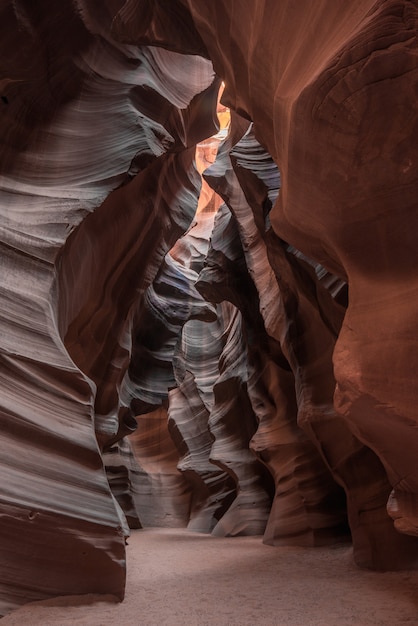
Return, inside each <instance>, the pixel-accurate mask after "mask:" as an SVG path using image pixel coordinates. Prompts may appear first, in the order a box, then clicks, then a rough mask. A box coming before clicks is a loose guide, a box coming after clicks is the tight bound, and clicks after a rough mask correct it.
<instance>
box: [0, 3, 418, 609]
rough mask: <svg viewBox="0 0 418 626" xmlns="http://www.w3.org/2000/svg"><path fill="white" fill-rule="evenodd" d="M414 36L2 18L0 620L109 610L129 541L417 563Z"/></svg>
mask: <svg viewBox="0 0 418 626" xmlns="http://www.w3.org/2000/svg"><path fill="white" fill-rule="evenodd" d="M417 27H418V7H417V5H416V2H415V0H353V1H352V2H350V3H346V2H344V1H343V0H321V1H320V2H315V3H314V2H313V1H312V0H300V1H298V2H297V3H295V2H293V1H292V0H281V2H273V0H265V1H264V2H258V3H250V2H242V3H238V2H235V1H234V0H224V1H222V2H213V3H208V2H206V1H205V0H170V2H165V1H163V0H152V1H151V0H140V1H137V0H125V1H124V0H115V1H114V0H106V1H105V2H104V3H95V2H93V0H74V1H71V2H70V1H69V0H64V1H63V2H62V3H61V4H60V6H59V8H58V7H56V6H55V5H53V3H52V2H48V1H45V2H42V3H40V4H39V3H38V4H37V5H36V6H35V5H34V4H33V3H30V2H29V1H27V0H15V1H14V2H11V1H6V2H4V3H3V4H2V6H1V8H0V29H1V32H2V38H1V44H0V45H1V51H2V57H1V58H2V60H1V63H0V98H1V99H0V111H1V115H0V129H1V133H0V139H1V150H0V168H1V180H0V214H1V220H0V222H1V225H0V259H1V272H0V424H1V429H2V447H1V452H0V468H1V478H2V480H1V485H0V534H1V536H2V537H3V538H4V541H2V543H1V546H0V613H5V612H7V611H9V610H11V609H12V608H13V607H16V606H18V605H19V604H22V603H24V602H27V601H31V600H35V599H39V598H45V597H49V596H53V595H65V594H80V593H106V594H113V595H115V596H116V597H117V598H119V599H121V598H122V597H123V593H124V580H125V549H124V545H125V538H126V536H127V534H128V533H129V529H128V525H130V526H131V527H141V526H150V525H167V526H174V525H180V526H188V527H189V528H191V529H195V530H199V531H203V532H212V533H213V534H215V535H237V534H253V533H263V532H264V540H265V542H266V543H271V544H276V543H293V544H303V545H318V544H322V543H330V542H332V541H339V540H340V539H341V538H342V537H345V536H346V534H347V530H348V527H347V522H348V525H349V529H350V531H351V536H352V540H353V547H354V558H355V560H356V562H357V563H358V564H359V565H361V566H364V567H370V568H376V569H396V568H405V567H417V566H418V538H417V536H418V465H417V461H416V459H417V458H418V438H417V432H418V428H417V417H416V411H415V406H416V404H417V391H416V390H417V386H416V382H415V378H416V371H417V369H418V363H417V356H416V353H417V351H416V345H415V343H416V339H415V335H416V318H417V315H416V308H417V297H416V294H417V278H416V271H415V270H416V266H417V260H418V259H417V258H416V256H417V250H418V247H417V245H416V243H417V242H416V232H418V228H417V227H418V225H417V223H416V220H417V217H416V216H417V212H416V197H417V180H418V167H417V163H418V154H417V146H418V141H417V139H418V137H417V132H418V105H417V100H416V84H417V78H418V76H417V74H418V55H417V50H418V46H417ZM212 64H213V65H212ZM215 73H216V76H215ZM221 80H222V81H224V82H225V85H226V87H225V91H224V94H223V96H222V102H223V106H224V110H223V112H222V115H223V116H224V117H227V111H226V110H225V107H227V108H230V109H231V110H232V118H231V127H230V130H229V134H228V136H227V137H226V139H225V141H224V142H223V143H222V144H221V146H220V147H219V151H218V144H219V141H220V137H218V138H213V135H215V133H217V131H218V128H219V122H218V120H217V118H216V109H217V108H218V109H219V108H220V107H219V105H218V97H219V95H218V94H219V86H220V84H221ZM223 134H224V135H225V134H226V133H225V132H224V133H223ZM208 137H212V138H211V139H210V140H208V141H207V142H205V143H203V144H200V142H201V141H202V140H203V139H205V138H208ZM197 144H200V147H199V148H198V152H197V154H196V145H197ZM217 151H218V154H217V156H216V153H217ZM215 156H216V161H215ZM206 166H209V167H208V169H206V171H205V173H204V174H203V178H204V180H203V182H202V179H201V174H202V171H203V169H204V168H205V167H206ZM211 188H212V189H211ZM214 192H216V194H217V195H216V194H215V193H214ZM196 210H197V213H196ZM184 233H186V234H185V235H184ZM183 235H184V236H183ZM128 435H130V437H128Z"/></svg>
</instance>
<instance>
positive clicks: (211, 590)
mask: <svg viewBox="0 0 418 626" xmlns="http://www.w3.org/2000/svg"><path fill="white" fill-rule="evenodd" d="M127 558H128V580H127V588H126V597H125V601H124V602H122V603H121V604H113V603H112V602H111V601H110V598H109V601H108V602H106V601H104V600H103V598H104V596H101V597H97V596H96V597H95V596H84V597H80V596H78V597H77V596H74V597H67V598H65V597H62V598H56V599H51V600H44V601H40V602H35V603H32V604H28V605H26V606H23V607H22V608H20V609H18V610H17V611H15V612H13V613H12V614H10V615H8V616H6V617H4V618H3V619H2V626H3V625H4V626H22V624H30V625H31V626H66V625H67V624H68V625H69V624H71V625H72V626H73V625H80V626H82V625H84V626H108V625H109V624H118V626H162V625H167V626H256V625H257V626H336V625H337V624H338V626H349V625H350V626H369V625H370V626H371V625H374V626H386V625H387V626H389V625H390V626H395V625H396V626H398V625H401V624H404V623H405V624H411V625H412V624H418V598H417V595H416V589H417V585H418V572H386V573H379V574H376V572H369V571H365V570H359V569H358V568H357V567H356V566H355V565H354V563H353V558H352V548H351V546H349V545H348V544H340V545H338V546H335V547H333V548H331V549H330V548H329V547H328V548H315V549H312V548H311V549H306V548H300V547H276V548H272V547H270V546H266V545H264V544H263V543H262V541H261V537H254V536H253V537H233V538H231V537H230V538H224V537H223V538H218V537H213V536H211V535H207V534H201V533H193V532H190V531H187V530H184V529H147V530H138V531H133V532H132V535H131V537H130V539H129V545H128V548H127ZM95 600H97V602H96V601H95Z"/></svg>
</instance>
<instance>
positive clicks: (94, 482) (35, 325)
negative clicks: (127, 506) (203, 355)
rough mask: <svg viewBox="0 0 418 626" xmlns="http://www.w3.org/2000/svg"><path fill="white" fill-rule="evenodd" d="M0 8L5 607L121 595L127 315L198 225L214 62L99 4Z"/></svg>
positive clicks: (1, 590)
mask: <svg viewBox="0 0 418 626" xmlns="http://www.w3.org/2000/svg"><path fill="white" fill-rule="evenodd" d="M0 17H1V28H2V33H3V45H4V48H2V59H3V61H2V83H1V85H2V102H1V106H2V115H1V120H0V123H1V130H2V133H1V137H2V151H1V168H2V180H1V236H0V238H1V244H0V245H1V267H2V271H1V276H0V294H1V298H0V316H1V320H2V324H3V325H2V331H1V336H0V359H1V367H0V377H1V395H0V407H1V408H0V414H1V425H2V437H3V443H4V445H3V446H2V451H1V453H0V455H1V456H0V465H1V468H2V485H1V491H0V501H1V518H0V528H1V531H0V532H1V534H2V536H3V537H4V538H6V540H5V541H3V542H2V546H1V568H2V570H1V576H0V581H1V582H0V597H1V609H0V611H1V612H5V611H7V610H10V609H11V608H13V607H14V606H17V605H19V604H21V603H22V602H26V601H29V600H34V599H38V598H43V597H47V596H51V595H64V594H79V593H111V594H114V595H115V596H117V597H118V598H119V599H121V598H122V597H123V593H124V580H125V557H124V554H125V548H124V545H125V536H126V534H127V533H128V527H127V523H126V518H125V516H124V514H123V513H122V510H121V509H120V507H119V505H118V504H117V502H116V500H115V499H114V497H113V496H112V493H111V491H110V488H109V482H108V480H107V476H106V474H105V470H104V464H103V459H102V456H101V450H103V448H105V447H107V446H109V445H111V444H112V442H113V441H114V440H115V439H118V438H120V437H121V436H122V434H125V433H126V432H130V431H132V429H133V427H134V424H133V423H132V418H131V417H130V415H129V414H128V412H127V411H126V407H124V406H123V404H121V402H120V398H119V390H120V386H121V381H122V379H123V376H124V374H125V371H126V367H127V365H128V363H129V359H130V353H131V343H132V342H131V332H132V324H133V319H134V315H135V310H137V309H138V308H141V298H142V295H143V293H144V292H145V289H146V288H147V286H148V285H149V284H150V283H151V282H152V280H153V278H154V276H155V274H156V273H157V271H158V268H159V265H160V263H161V260H162V259H163V257H164V255H165V253H166V252H167V251H168V249H169V248H170V247H171V246H172V244H173V243H174V242H175V241H176V239H177V238H178V236H179V235H180V234H181V233H182V232H183V231H184V230H186V229H187V227H188V226H189V224H190V221H191V220H192V218H193V215H194V212H195V209H196V206H197V202H198V195H199V189H200V177H199V174H198V172H197V170H196V169H195V166H194V147H193V146H194V145H195V143H196V141H197V140H198V139H200V138H203V137H205V136H207V135H208V134H211V133H213V132H214V131H216V126H215V125H214V117H213V116H214V113H213V114H212V109H214V108H215V106H216V101H217V91H218V89H217V85H216V84H215V85H214V87H213V89H212V91H211V87H210V86H211V84H212V82H213V79H214V77H213V71H212V67H211V64H210V62H208V61H205V60H203V59H200V58H199V57H184V56H181V57H180V58H181V63H178V61H179V55H178V54H176V53H175V52H169V51H166V50H162V49H157V48H146V47H143V48H138V47H131V46H129V45H123V44H122V43H120V42H118V41H116V40H115V39H114V38H113V36H112V35H111V23H112V19H113V14H111V13H109V8H108V7H102V8H101V9H100V10H98V11H96V9H95V7H94V6H93V3H80V4H79V7H78V10H76V8H75V5H74V4H72V3H68V2H65V3H64V4H63V5H62V6H61V7H60V9H59V11H58V10H55V9H54V8H53V7H52V6H51V7H48V6H47V4H43V5H41V6H39V7H37V8H35V7H32V6H29V4H28V3H26V2H17V3H10V4H9V3H6V4H3V6H2V9H1V13H0ZM186 76H187V80H186ZM212 101H213V105H212V104H211V103H212ZM202 107H203V110H204V111H208V113H207V114H206V115H204V116H203V119H202V120H200V118H201V115H200V113H199V110H200V109H201V108H202ZM189 146H191V147H189ZM162 181H164V182H162ZM118 480H119V479H118Z"/></svg>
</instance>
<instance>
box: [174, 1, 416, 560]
mask: <svg viewBox="0 0 418 626" xmlns="http://www.w3.org/2000/svg"><path fill="white" fill-rule="evenodd" d="M183 4H184V5H187V6H189V8H190V10H191V13H192V14H193V17H194V21H195V24H196V27H197V29H198V31H199V33H200V35H201V37H202V39H203V40H204V42H205V44H206V46H207V49H208V55H209V56H210V58H211V59H212V60H213V62H214V67H215V70H216V71H217V73H218V74H219V75H220V76H221V77H222V78H223V79H224V80H225V82H226V85H227V94H225V98H224V101H225V102H226V103H228V105H229V106H231V108H234V109H235V110H237V111H238V112H240V113H241V114H242V115H244V116H246V117H248V118H250V119H252V120H253V121H254V130H255V133H256V136H257V138H258V139H259V141H260V142H261V143H262V144H263V145H264V146H265V147H266V148H267V150H268V151H269V153H270V154H271V156H272V157H273V159H274V161H275V162H276V163H277V164H278V166H279V167H280V171H281V174H282V192H281V194H280V196H279V198H278V201H277V202H276V203H275V205H274V207H273V209H272V211H271V223H272V226H273V229H274V232H275V233H276V234H277V235H278V236H279V237H280V238H281V239H283V240H285V241H287V242H289V243H290V244H292V245H293V246H295V247H296V248H297V249H299V250H301V251H303V252H304V253H305V254H306V255H307V256H308V257H310V258H313V259H315V260H316V261H318V262H320V263H321V264H322V265H323V266H325V267H327V268H328V269H329V270H331V271H332V272H333V273H335V274H337V275H338V276H340V277H342V278H344V279H347V280H348V283H349V294H350V297H349V306H348V309H347V312H346V314H345V317H344V322H343V325H342V328H341V331H340V332H339V334H338V339H337V342H336V345H335V348H334V351H333V362H334V366H335V376H336V382H337V386H336V395H335V403H336V408H337V410H338V411H339V412H340V413H341V414H343V415H344V418H345V421H346V423H347V425H348V427H349V429H350V431H351V432H352V433H353V435H354V436H355V437H356V438H358V439H359V440H360V441H362V442H363V443H364V444H366V445H367V446H368V447H369V448H370V449H372V450H373V451H374V452H375V453H376V454H377V455H378V457H379V459H380V462H379V463H377V464H378V465H379V470H378V471H376V470H375V471H374V472H373V475H374V476H377V475H378V474H379V473H380V474H382V470H381V465H380V464H383V467H384V470H385V473H386V475H387V477H388V481H389V484H390V485H391V486H392V487H393V493H392V496H391V499H390V501H389V512H390V513H391V515H392V516H393V517H394V518H395V526H396V528H397V529H399V530H401V531H403V532H407V533H409V534H411V535H416V534H417V532H416V523H415V521H414V520H416V510H417V507H416V495H415V494H417V493H418V491H417V466H416V461H415V459H416V456H417V446H418V440H417V437H416V432H417V430H416V427H415V424H416V416H415V411H414V408H413V407H414V406H415V404H416V393H415V389H416V385H415V384H414V376H415V371H416V356H415V353H414V341H411V336H412V335H411V332H413V331H412V328H414V323H413V322H412V309H413V308H414V304H413V303H414V302H415V300H416V298H415V294H416V288H417V287H416V282H415V279H414V278H413V276H414V270H413V268H414V267H415V266H416V249H417V247H416V245H415V244H416V241H415V232H416V226H415V224H416V210H415V197H416V180H417V176H416V174H417V166H416V145H417V142H416V132H417V128H418V125H417V116H418V108H417V105H416V98H415V95H414V93H413V88H412V85H413V84H414V79H415V78H416V75H417V55H416V49H417V42H416V31H417V23H418V12H417V6H416V3H415V2H410V1H408V0H406V1H400V0H387V1H381V2H375V1H374V0H370V2H354V3H350V6H348V5H346V4H344V3H342V2H335V3H329V2H327V3H326V2H323V3H321V4H320V5H319V6H318V5H317V4H315V5H314V4H313V3H312V2H310V1H309V0H306V1H304V2H302V3H298V6H297V8H296V7H295V6H294V5H293V4H292V3H291V2H283V3H280V4H275V3H273V2H265V3H264V4H263V8H264V11H263V12H262V11H261V10H260V7H258V6H256V5H250V4H248V5H245V7H243V8H242V9H240V11H239V14H238V13H237V12H236V11H235V7H234V3H233V2H231V3H227V4H226V5H223V6H222V7H220V6H219V5H217V6H214V5H207V4H204V3H203V2H188V1H187V0H185V1H184V2H183ZM266 59H269V62H268V63H266V62H265V61H266ZM240 63H244V64H245V67H246V68H247V71H246V72H241V71H239V69H238V68H239V67H240ZM382 103H384V106H382ZM406 299H407V300H408V304H406ZM388 329H390V330H389V331H388ZM394 355H396V357H394ZM406 441H407V442H408V444H407V446H406V449H405V442H406ZM363 471H364V474H365V480H366V481H367V480H368V479H367V476H368V474H369V470H368V466H367V463H365V464H364V470H363ZM378 480H379V479H378V478H376V481H375V482H378ZM378 492H380V494H382V489H378ZM378 501H379V504H378V505H377V508H378V509H380V511H381V514H379V515H377V514H376V513H372V514H373V516H375V517H377V518H378V519H377V520H376V519H374V522H375V523H376V525H377V527H379V526H380V525H381V524H382V523H383V524H385V523H386V522H385V520H384V519H383V516H384V515H385V514H384V512H383V511H382V496H381V495H380V496H379V498H378ZM373 508H374V507H373ZM370 534H371V537H370V538H369V541H370V543H371V544H372V545H373V544H377V543H378V542H379V541H378V540H376V541H374V539H373V534H374V530H371V531H370ZM378 535H379V533H377V536H378ZM389 543H390V542H389ZM416 546H417V544H416V541H411V542H410V545H409V547H408V548H407V549H406V550H403V551H402V556H401V557H400V561H402V559H403V558H406V560H407V561H408V560H412V561H414V560H415V561H416V556H417V547H416ZM408 552H409V554H408ZM390 561H391V558H389V562H390Z"/></svg>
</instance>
